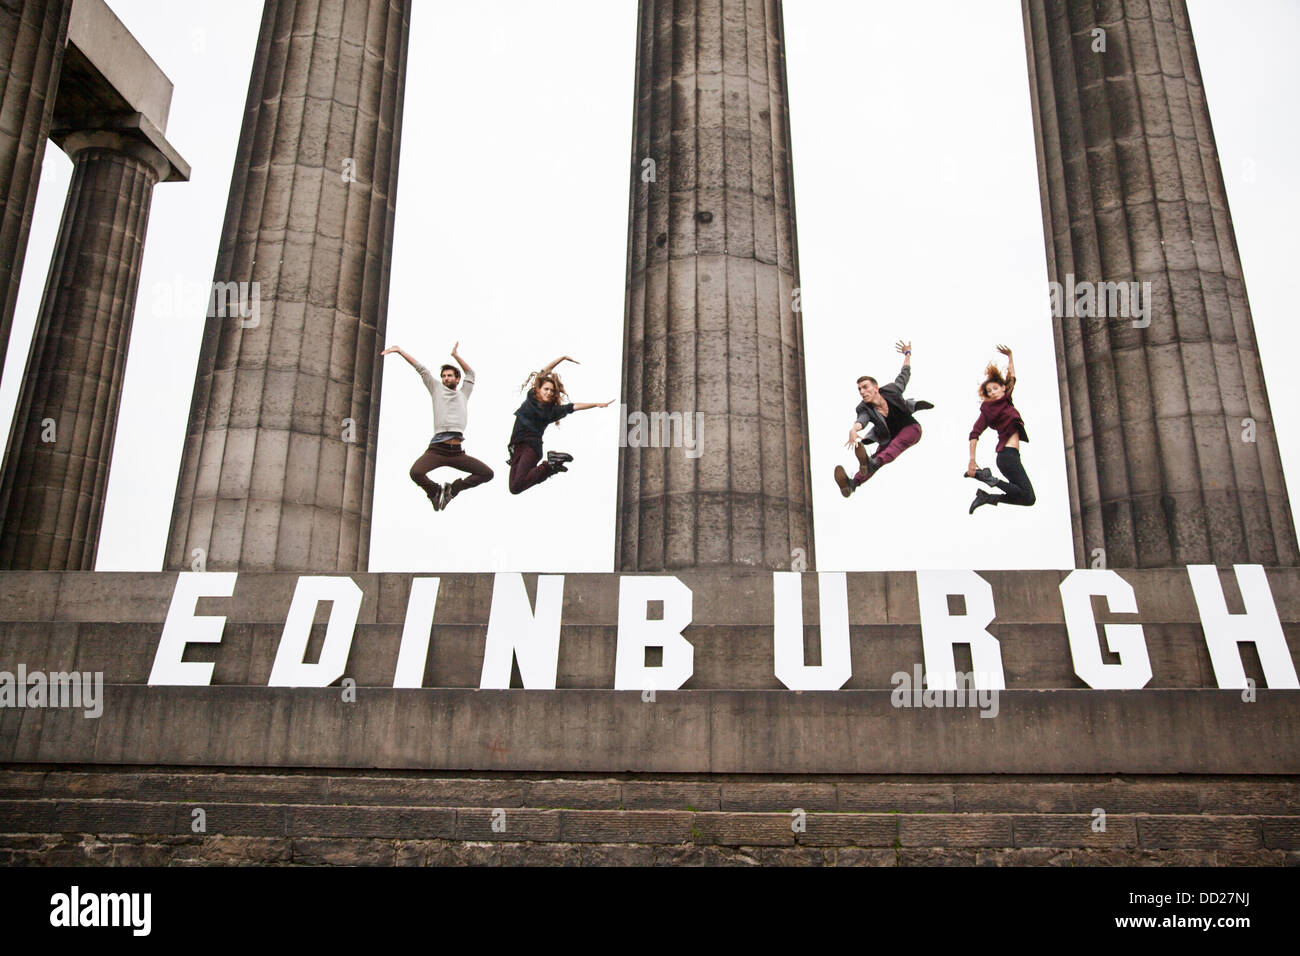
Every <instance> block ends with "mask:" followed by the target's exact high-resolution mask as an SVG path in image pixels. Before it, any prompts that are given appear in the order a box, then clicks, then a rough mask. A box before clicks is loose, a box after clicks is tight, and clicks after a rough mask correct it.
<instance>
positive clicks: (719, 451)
mask: <svg viewBox="0 0 1300 956" xmlns="http://www.w3.org/2000/svg"><path fill="white" fill-rule="evenodd" d="M638 34H639V36H638V49H637V76H636V105H635V121H634V126H633V143H632V177H631V181H632V186H631V202H630V212H629V228H628V272H627V301H626V317H625V326H624V337H623V340H624V367H623V402H624V404H625V406H626V410H627V411H628V413H629V417H632V416H634V415H636V414H643V415H646V416H651V415H653V414H654V413H661V414H662V413H680V414H681V415H682V416H683V419H684V420H685V421H686V422H687V423H689V422H690V421H693V420H694V416H695V413H697V412H699V413H702V415H703V434H702V435H701V436H699V442H700V444H699V446H698V448H697V450H696V451H697V453H698V454H697V457H692V455H691V454H688V453H687V451H686V449H685V448H684V447H646V446H647V445H648V444H662V442H661V441H659V440H657V439H662V438H671V436H670V435H664V434H662V432H661V433H660V434H657V435H656V436H655V439H654V440H649V441H647V440H645V439H649V437H650V436H648V435H646V434H645V433H644V431H643V433H642V435H641V436H640V437H641V438H642V439H643V440H642V441H637V437H638V436H637V429H636V428H635V427H634V426H629V425H626V424H625V425H624V427H625V428H627V430H628V438H629V439H630V440H631V441H632V443H633V444H632V445H630V446H629V447H624V448H621V449H620V454H619V488H618V529H617V544H616V562H617V566H618V568H619V569H621V570H659V569H664V568H690V567H705V566H748V567H767V568H784V569H789V568H790V567H791V566H792V560H793V561H794V562H795V566H796V567H797V566H799V564H798V561H799V555H797V554H796V553H795V549H802V551H803V559H804V560H805V561H806V562H807V564H806V567H808V568H812V567H813V557H814V555H813V522H812V499H811V492H810V489H809V472H810V467H809V456H808V441H807V437H808V425H807V402H806V388H805V380H804V365H803V361H804V355H803V323H802V315H801V313H800V312H799V311H798V286H799V266H798V252H797V243H796V237H795V214H794V190H793V178H792V175H791V165H790V128H789V111H788V102H787V93H786V78H785V42H784V32H783V27H782V13H781V3H780V0H641V2H640V15H639V19H638ZM647 161H650V162H647Z"/></svg>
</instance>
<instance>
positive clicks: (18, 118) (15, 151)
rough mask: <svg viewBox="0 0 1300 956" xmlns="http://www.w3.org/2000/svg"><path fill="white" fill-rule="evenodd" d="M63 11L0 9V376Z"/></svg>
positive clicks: (63, 29) (64, 7)
mask: <svg viewBox="0 0 1300 956" xmlns="http://www.w3.org/2000/svg"><path fill="white" fill-rule="evenodd" d="M71 9H72V0H6V2H4V3H0V71H2V72H0V373H3V368H4V357H5V352H6V351H7V350H8V347H9V329H10V326H11V325H12V324H13V318H14V304H15V303H16V302H17V300H18V280H19V279H20V278H21V276H22V271H23V259H24V257H25V256H26V255H27V236H28V233H29V232H30V230H31V224H32V210H33V209H34V207H35V206H36V187H37V185H38V184H39V183H40V179H41V161H42V160H43V159H44V157H45V143H46V140H47V138H48V137H49V133H50V118H51V116H52V115H53V113H54V94H55V90H56V89H57V88H58V85H59V70H60V68H61V65H62V63H63V51H64V48H65V42H66V38H67V33H68V13H69V11H71Z"/></svg>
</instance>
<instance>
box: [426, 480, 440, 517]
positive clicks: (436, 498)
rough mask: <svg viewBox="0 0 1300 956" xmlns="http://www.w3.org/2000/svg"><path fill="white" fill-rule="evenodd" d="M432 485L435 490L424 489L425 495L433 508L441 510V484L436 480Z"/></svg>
mask: <svg viewBox="0 0 1300 956" xmlns="http://www.w3.org/2000/svg"><path fill="white" fill-rule="evenodd" d="M433 487H434V489H435V490H433V491H426V492H425V495H426V496H428V499H429V501H430V502H431V503H432V504H433V510H434V511H441V510H442V492H443V487H442V485H440V484H438V483H437V482H436V481H435V482H434V483H433Z"/></svg>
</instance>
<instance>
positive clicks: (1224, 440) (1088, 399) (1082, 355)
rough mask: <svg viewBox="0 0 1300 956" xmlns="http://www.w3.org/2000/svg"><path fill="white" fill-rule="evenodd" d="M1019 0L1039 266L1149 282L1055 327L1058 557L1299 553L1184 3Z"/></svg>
mask: <svg viewBox="0 0 1300 956" xmlns="http://www.w3.org/2000/svg"><path fill="white" fill-rule="evenodd" d="M1022 8H1023V12H1024V20H1025V37H1026V44H1027V48H1028V58H1029V75H1030V91H1031V95H1032V98H1033V104H1034V130H1035V135H1036V139H1037V146H1038V168H1039V180H1040V185H1041V188H1042V197H1043V223H1044V230H1045V233H1046V239H1047V262H1048V276H1049V278H1050V279H1051V280H1052V281H1054V282H1059V283H1061V284H1062V291H1063V293H1064V296H1063V297H1065V298H1068V297H1069V296H1068V290H1069V287H1070V282H1071V277H1072V280H1073V283H1074V284H1075V286H1076V287H1078V285H1079V283H1084V282H1087V283H1094V284H1096V285H1095V286H1094V288H1096V287H1098V286H1100V283H1102V282H1130V281H1136V282H1139V283H1146V282H1149V283H1150V288H1151V293H1152V302H1151V303H1150V324H1149V326H1147V327H1145V328H1143V327H1140V326H1141V323H1142V321H1143V320H1141V319H1139V320H1138V321H1137V324H1136V325H1135V321H1134V319H1133V318H1130V317H1114V316H1113V315H1112V316H1110V317H1106V318H1071V317H1058V318H1056V319H1054V323H1055V325H1054V329H1055V336H1056V360H1057V369H1058V377H1059V382H1060V393H1061V408H1062V414H1063V417H1064V426H1065V443H1066V462H1067V466H1068V478H1069V488H1070V507H1071V515H1072V518H1073V524H1074V550H1075V560H1076V561H1077V562H1078V564H1079V565H1080V566H1085V565H1091V564H1094V563H1095V559H1096V557H1097V556H1098V549H1101V551H1102V552H1104V560H1105V564H1106V566H1109V567H1129V568H1132V567H1164V566H1171V565H1182V564H1186V563H1211V562H1212V563H1215V564H1218V565H1221V566H1222V565H1228V564H1233V563H1237V562H1258V563H1262V564H1266V565H1295V564H1297V563H1300V556H1298V555H1297V548H1296V536H1295V527H1294V525H1293V523H1292V516H1291V511H1290V505H1289V499H1288V498H1287V493H1286V485H1285V483H1284V481H1283V477H1282V465H1281V459H1280V457H1279V454H1278V447H1277V440H1276V437H1275V435H1274V432H1273V423H1272V416H1271V414H1270V412H1269V405H1268V395H1267V392H1266V390H1265V388H1264V378H1263V375H1262V373H1261V370H1260V359H1259V351H1258V347H1257V345H1256V342H1255V332H1254V327H1253V325H1252V322H1251V316H1250V306H1249V305H1248V303H1247V301H1246V289H1245V285H1244V283H1243V281H1242V273H1241V262H1240V259H1239V256H1238V253H1237V242H1236V238H1235V236H1234V234H1233V230H1232V219H1231V216H1230V215H1229V212H1228V200H1227V194H1226V192H1225V190H1224V184H1223V175H1222V172H1221V171H1220V169H1219V158H1218V153H1217V151H1216V149H1215V144H1214V132H1213V130H1212V128H1211V125H1210V114H1209V110H1208V108H1207V106H1206V99H1205V90H1204V88H1203V86H1202V83H1201V73H1200V68H1199V65H1198V63H1197V59H1196V48H1195V45H1194V43H1193V40H1192V32H1191V27H1190V25H1189V23H1188V16H1187V7H1186V4H1185V3H1184V0H1128V2H1121V0H1095V2H1094V0H1022ZM1103 41H1104V50H1103V49H1102V45H1103ZM1251 439H1253V440H1251Z"/></svg>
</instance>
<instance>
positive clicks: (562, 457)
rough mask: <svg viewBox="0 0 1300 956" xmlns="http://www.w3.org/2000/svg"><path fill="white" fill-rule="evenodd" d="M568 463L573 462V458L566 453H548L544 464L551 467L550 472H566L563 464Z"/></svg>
mask: <svg viewBox="0 0 1300 956" xmlns="http://www.w3.org/2000/svg"><path fill="white" fill-rule="evenodd" d="M570 461H573V456H572V455H570V454H569V453H568V452H563V451H548V452H547V453H546V463H547V464H548V465H550V466H551V471H568V470H569V469H567V468H565V467H564V464H565V462H570Z"/></svg>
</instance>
